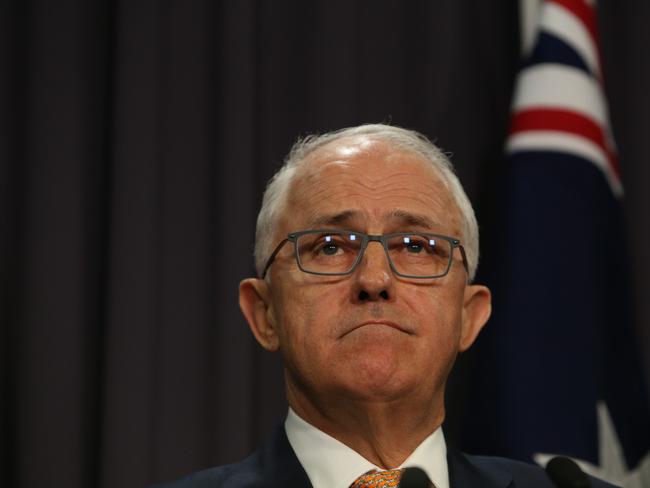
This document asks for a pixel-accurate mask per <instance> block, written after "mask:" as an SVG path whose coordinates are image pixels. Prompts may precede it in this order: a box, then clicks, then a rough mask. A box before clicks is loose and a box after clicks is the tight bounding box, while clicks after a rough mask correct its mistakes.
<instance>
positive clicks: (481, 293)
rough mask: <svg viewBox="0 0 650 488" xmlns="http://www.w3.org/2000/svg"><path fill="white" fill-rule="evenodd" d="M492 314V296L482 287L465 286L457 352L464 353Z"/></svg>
mask: <svg viewBox="0 0 650 488" xmlns="http://www.w3.org/2000/svg"><path fill="white" fill-rule="evenodd" d="M491 313H492V294H491V293H490V290H489V289H488V288H487V287H486V286H483V285H467V286H466V287H465V297H464V300H463V312H462V326H461V336H460V347H459V350H460V351H461V352H462V351H466V350H467V349H469V348H470V346H471V345H472V344H473V343H474V341H475V340H476V337H477V336H478V333H479V332H481V329H482V328H483V326H484V325H485V323H486V322H487V320H488V319H489V318H490V314H491Z"/></svg>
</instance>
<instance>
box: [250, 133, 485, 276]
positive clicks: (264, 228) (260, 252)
mask: <svg viewBox="0 0 650 488" xmlns="http://www.w3.org/2000/svg"><path fill="white" fill-rule="evenodd" d="M353 136H368V137H369V138H371V139H373V140H379V141H384V142H390V143H393V144H394V145H395V146H397V147H399V148H401V149H405V150H407V151H410V152H413V153H415V154H418V155H420V156H422V157H423V158H424V159H426V160H427V161H429V162H430V163H431V164H432V165H433V167H434V168H435V169H436V170H437V172H438V174H439V176H440V177H441V179H442V182H443V184H444V185H445V188H446V189H447V190H448V191H449V193H450V195H451V197H452V199H453V200H454V201H455V203H456V205H457V206H458V209H459V210H460V213H461V216H462V219H463V222H462V226H463V228H462V234H463V235H462V236H461V239H462V243H463V247H464V248H465V253H466V256H467V264H468V268H469V278H470V281H472V280H473V279H474V275H475V274H476V268H477V266H478V254H479V243H478V223H477V221H476V216H475V215H474V209H473V208H472V204H471V202H470V201H469V198H468V197H467V195H466V194H465V190H463V187H462V185H461V184H460V181H459V180H458V177H457V176H456V173H455V172H454V167H453V166H452V164H451V162H450V161H449V158H448V157H447V156H446V155H445V154H444V153H443V152H442V151H441V150H440V149H439V148H438V147H436V146H435V145H434V144H433V143H432V142H431V141H430V140H429V139H427V137H426V136H424V135H422V134H420V133H419V132H416V131H412V130H407V129H403V128H401V127H394V126H390V125H384V124H364V125H360V126H358V127H350V128H346V129H340V130H337V131H333V132H328V133H326V134H322V135H309V136H307V137H304V138H302V139H299V140H298V141H297V142H296V143H295V144H294V145H293V147H292V148H291V151H290V152H289V154H288V155H287V157H286V158H285V160H284V165H283V166H282V167H281V168H280V169H279V170H278V172H277V173H275V175H274V176H273V177H272V178H271V179H270V180H269V182H268V185H267V187H266V191H265V192H264V198H263V200H262V208H261V209H260V213H259V215H258V216H257V228H256V235H255V268H256V269H257V273H258V275H259V274H260V273H261V272H262V269H263V268H264V265H265V264H266V260H267V259H268V258H269V255H270V253H271V252H272V251H273V245H274V244H275V243H274V242H273V241H272V239H273V234H274V232H273V230H274V229H275V227H276V225H277V222H278V221H279V219H280V215H281V213H282V212H283V211H284V209H285V206H286V202H287V197H288V194H289V190H290V188H291V184H292V183H293V180H294V178H295V176H296V174H297V170H298V169H299V168H300V167H301V166H302V165H303V164H304V163H305V161H307V159H308V156H309V155H310V154H312V153H313V152H314V151H316V150H317V149H319V148H321V147H323V146H325V145H326V144H329V143H330V142H333V141H336V140H339V139H342V138H347V137H353Z"/></svg>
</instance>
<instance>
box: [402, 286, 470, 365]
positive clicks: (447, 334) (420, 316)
mask: <svg viewBox="0 0 650 488" xmlns="http://www.w3.org/2000/svg"><path fill="white" fill-rule="evenodd" d="M409 306H410V308H411V309H412V311H413V319H414V320H417V321H418V322H419V323H418V324H416V325H417V326H418V327H420V328H422V330H421V334H422V335H423V336H426V337H428V338H429V339H430V341H431V342H432V345H431V348H432V349H433V350H436V351H438V352H439V353H440V352H441V351H445V350H450V351H453V352H454V353H455V351H456V350H457V348H458V347H459V344H460V335H461V307H462V299H461V298H460V297H457V296H454V295H453V294H448V293H444V292H442V290H428V289H418V291H417V293H412V294H411V297H410V299H409Z"/></svg>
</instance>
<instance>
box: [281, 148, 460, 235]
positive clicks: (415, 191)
mask: <svg viewBox="0 0 650 488" xmlns="http://www.w3.org/2000/svg"><path fill="white" fill-rule="evenodd" d="M391 185H393V186H394V187H395V188H396V190H395V191H392V192H391V191H390V186H391ZM400 190H402V193H400ZM328 192H331V195H332V196H331V198H328ZM375 192H376V193H375ZM386 195H388V196H391V197H392V198H390V199H389V200H390V202H389V201H388V200H386V201H385V208H383V207H382V204H383V203H384V201H382V200H381V199H382V198H383V197H385V196H386ZM400 195H402V196H403V198H404V203H405V205H408V204H415V206H419V207H420V208H426V209H428V208H435V209H438V210H440V209H445V210H446V213H447V215H446V216H445V217H446V219H447V220H448V223H449V224H450V225H451V226H453V227H454V228H456V229H458V230H459V231H460V218H459V211H458V206H457V204H456V202H455V200H454V199H453V197H452V195H451V194H450V192H449V189H448V187H447V184H446V182H445V179H444V177H443V176H442V175H441V174H440V171H439V170H438V168H436V167H435V166H434V165H433V163H432V162H431V161H429V160H428V159H426V158H425V157H424V156H423V155H421V154H419V153H416V152H415V151H413V150H410V149H407V148H404V147H400V146H399V145H398V144H396V143H393V142H391V141H385V140H382V139H373V138H372V137H369V136H351V137H346V138H342V139H338V140H336V141H333V142H330V143H328V144H326V145H323V146H322V147H319V148H318V149H316V150H315V151H313V152H312V153H310V154H309V155H308V156H307V157H306V159H305V160H304V161H303V162H302V163H301V165H300V166H299V167H298V169H297V171H296V174H295V177H294V178H293V181H292V184H291V186H290V188H289V192H288V196H287V200H286V205H285V208H284V212H283V214H284V215H283V218H282V219H281V220H282V221H283V223H284V224H285V225H284V226H283V227H284V230H287V231H292V230H296V229H295V228H296V227H297V226H300V225H301V223H303V222H296V221H297V220H298V221H300V220H304V219H300V218H299V217H305V216H306V215H311V216H317V214H318V213H319V212H321V211H323V209H324V207H327V206H330V207H331V206H332V205H335V206H336V205H338V206H339V207H341V208H346V207H347V206H350V205H351V206H354V205H355V204H359V202H367V203H369V205H370V206H373V207H374V208H376V209H379V210H384V211H385V212H386V213H390V212H391V211H392V210H394V207H395V205H397V206H399V205H400V202H401V200H400ZM374 198H376V199H377V201H373V199H374ZM332 200H334V201H332ZM432 211H433V210H432ZM438 213H439V212H438Z"/></svg>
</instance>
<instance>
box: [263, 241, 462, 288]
mask: <svg viewBox="0 0 650 488" xmlns="http://www.w3.org/2000/svg"><path fill="white" fill-rule="evenodd" d="M320 233H333V234H354V235H357V236H359V237H361V245H360V246H359V254H358V256H357V258H356V260H355V261H354V263H352V265H351V266H350V269H348V270H347V271H343V272H332V273H326V272H321V271H309V270H306V269H305V268H303V267H302V263H301V262H300V253H299V252H298V238H299V237H300V236H303V235H306V234H320ZM412 235H419V236H423V237H432V238H435V239H443V240H445V241H447V242H449V244H450V246H451V252H450V253H449V262H448V263H447V268H446V269H445V271H444V273H439V274H436V275H427V276H420V275H409V274H404V273H400V272H399V271H397V269H396V268H395V265H394V264H393V260H392V259H391V257H390V254H389V253H388V240H389V239H391V238H393V237H397V236H405V237H406V236H412ZM287 242H293V250H294V258H295V259H296V263H298V268H300V270H301V271H302V272H304V273H309V274H314V275H321V276H345V275H349V274H352V272H353V271H354V270H355V269H356V267H357V265H358V264H359V263H360V262H361V258H362V257H363V253H364V252H365V251H366V247H368V243H369V242H380V243H381V244H382V247H383V248H384V252H385V253H386V258H387V259H388V264H389V265H390V268H391V269H392V270H393V273H395V274H396V275H397V276H401V277H403V278H414V279H425V280H426V279H433V278H442V277H443V276H446V275H447V274H448V273H449V270H450V269H451V263H452V262H453V260H454V257H453V256H454V249H455V248H458V249H459V250H460V254H461V256H462V258H463V267H464V268H465V271H466V272H467V274H468V275H469V266H468V264H467V256H466V254H465V248H464V247H463V245H462V244H461V243H460V239H457V238H456V237H450V236H445V235H442V234H431V233H429V232H394V233H391V234H383V235H373V234H364V233H363V232H356V231H353V230H346V229H310V230H301V231H298V232H291V233H289V234H287V237H286V238H285V239H283V240H282V241H281V242H280V243H279V244H278V245H277V246H276V247H275V249H274V250H273V252H272V253H271V255H270V256H269V259H268V260H267V261H266V265H265V266H264V269H263V270H262V273H261V274H260V279H264V277H265V276H266V273H267V272H268V270H269V268H270V267H271V264H272V263H273V260H274V259H275V257H276V256H277V255H278V253H279V252H280V250H281V249H282V248H283V247H284V245H285V244H286V243H287Z"/></svg>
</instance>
